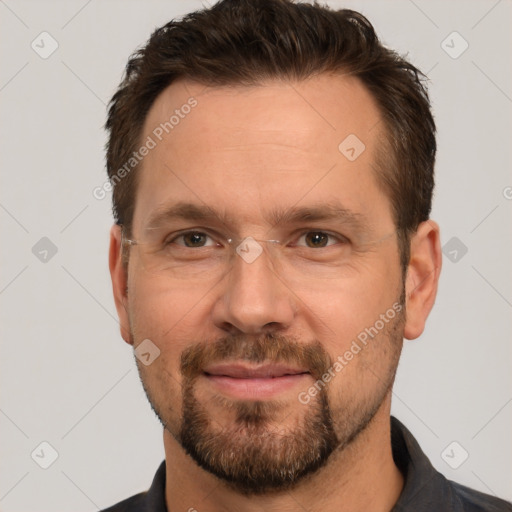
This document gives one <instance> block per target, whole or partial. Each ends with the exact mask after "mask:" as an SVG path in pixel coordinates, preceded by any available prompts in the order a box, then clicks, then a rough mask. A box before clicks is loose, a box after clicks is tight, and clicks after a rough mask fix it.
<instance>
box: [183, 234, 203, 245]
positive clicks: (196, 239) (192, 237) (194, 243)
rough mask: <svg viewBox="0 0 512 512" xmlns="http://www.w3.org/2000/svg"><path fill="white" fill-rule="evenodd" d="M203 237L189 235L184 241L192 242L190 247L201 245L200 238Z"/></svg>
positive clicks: (200, 235)
mask: <svg viewBox="0 0 512 512" xmlns="http://www.w3.org/2000/svg"><path fill="white" fill-rule="evenodd" d="M202 237H203V235H202V234H201V233H191V234H189V235H188V236H187V237H185V239H187V238H188V239H189V240H192V243H191V245H196V244H197V243H201V238H202Z"/></svg>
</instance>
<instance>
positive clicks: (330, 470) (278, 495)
mask: <svg viewBox="0 0 512 512" xmlns="http://www.w3.org/2000/svg"><path fill="white" fill-rule="evenodd" d="M389 411H390V397H388V399H387V400H385V402H384V403H383V404H382V407H381V408H380V409H379V411H378V412H377V414H376V415H375V416H374V418H373V419H372V421H371V422H370V424H369V425H368V427H367V428H366V429H365V430H364V431H363V432H361V434H360V435H359V436H358V437H357V438H356V439H355V440H354V441H353V442H352V443H351V444H350V445H349V446H347V447H345V448H344V449H343V450H341V451H339V452H334V453H333V454H332V455H331V457H330V458H329V460H328V463H327V464H326V465H325V466H324V467H323V468H321V469H319V470H318V471H317V472H316V473H314V474H313V475H309V476H308V477H307V478H305V479H304V480H303V481H301V482H300V484H299V485H298V486H297V487H295V488H294V489H292V490H288V491H282V492H274V493H272V494H268V495H263V496H244V495H242V494H238V493H236V492H235V491H233V490H232V489H230V488H228V487H227V486H226V485H225V484H224V482H222V481H221V480H219V479H218V478H217V477H215V476H214V475H212V474H211V473H209V472H207V471H205V470H203V469H202V468H200V467H199V466H197V464H196V463H195V462H194V461H193V460H192V459H191V458H190V456H188V455H187V454H186V453H185V452H184V451H183V449H182V448H181V446H180V445H179V443H178V442H177V441H176V440H175V439H174V437H172V436H171V434H169V432H167V431H166V430H164V446H165V455H166V488H165V494H166V502H167V508H168V510H169V512H174V511H175V510H187V511H188V510H190V511H193V510H194V509H195V510H197V511H200V512H217V511H225V510H238V511H244V512H245V511H247V512H256V511H271V512H272V511H274V510H275V511H278V510H279V511H288V510H290V511H291V510H297V508H298V507H299V508H301V509H304V510H309V511H312V512H316V511H322V512H334V511H336V512H340V511H343V512H356V511H363V510H365V511H366V510H372V512H389V511H390V510H391V509H392V508H393V505H394V504H395V503H396V502H397V500H398V498H399V496H400V493H401V491H402V488H403V477H402V474H401V473H400V471H399V470H398V468H397V467H396V466H395V464H394V461H393V455H392V451H391V432H390V416H389V414H390V412H389Z"/></svg>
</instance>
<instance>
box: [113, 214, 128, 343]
mask: <svg viewBox="0 0 512 512" xmlns="http://www.w3.org/2000/svg"><path fill="white" fill-rule="evenodd" d="M108 266H109V269H110V278H111V279H112V291H113V293H114V302H115V304H116V309H117V315H118V316H119V327H120V329H121V336H122V337H123V339H124V341H126V343H129V344H130V345H132V344H133V340H132V339H131V335H130V322H129V316H128V310H127V304H128V295H127V284H128V275H127V269H126V268H125V265H123V248H122V243H121V226H119V225H117V224H114V225H113V226H112V228H111V229H110V249H109V257H108Z"/></svg>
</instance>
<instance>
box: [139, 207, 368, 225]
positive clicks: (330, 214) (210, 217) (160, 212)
mask: <svg viewBox="0 0 512 512" xmlns="http://www.w3.org/2000/svg"><path fill="white" fill-rule="evenodd" d="M264 217H265V220H266V221H267V222H269V223H270V224H271V225H272V226H273V227H274V226H276V225H277V224H284V225H287V224H288V225H289V224H298V223H301V222H319V221H332V220H335V221H339V222H342V223H344V224H349V225H351V226H352V227H354V228H357V229H360V230H366V231H370V230H371V229H370V223H369V221H368V219H367V218H366V216H365V215H363V214H361V213H358V212H354V211H352V210H349V209H347V208H344V207H343V205H341V204H340V203H337V202H333V203H319V204H312V205H310V206H300V207H299V206H293V207H291V208H285V207H280V206H279V207H275V208H273V209H271V210H270V211H269V212H268V213H267V214H266V215H264ZM175 220H187V221H210V222H211V221H217V222H220V223H222V224H224V225H231V226H235V225H237V224H238V222H237V220H236V218H235V217H234V216H233V215H230V214H228V213H227V212H225V211H220V210H216V209H214V208H212V207H211V206H207V205H198V204H194V203H188V202H178V203H176V204H173V205H170V206H164V207H161V208H157V209H156V210H155V211H154V212H153V213H152V214H151V215H150V217H149V219H148V222H147V228H149V229H154V228H156V227H159V226H161V225H162V224H164V223H166V222H171V221H175Z"/></svg>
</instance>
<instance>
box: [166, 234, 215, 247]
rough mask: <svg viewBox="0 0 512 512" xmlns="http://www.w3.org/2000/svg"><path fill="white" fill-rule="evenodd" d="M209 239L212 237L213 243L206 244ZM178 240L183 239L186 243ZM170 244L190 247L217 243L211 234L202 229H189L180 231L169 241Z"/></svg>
mask: <svg viewBox="0 0 512 512" xmlns="http://www.w3.org/2000/svg"><path fill="white" fill-rule="evenodd" d="M207 239H210V240H211V241H212V243H210V244H208V245H206V241H207ZM177 240H183V242H184V243H178V242H176V241H177ZM168 244H176V245H181V246H184V247H188V248H191V249H193V248H196V247H197V248H201V247H208V246H213V245H216V243H215V242H214V241H213V239H212V238H211V237H210V235H208V234H206V233H203V232H202V231H187V232H185V233H180V234H179V235H177V236H175V237H174V238H172V239H171V240H169V241H168V242H167V245H168Z"/></svg>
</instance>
